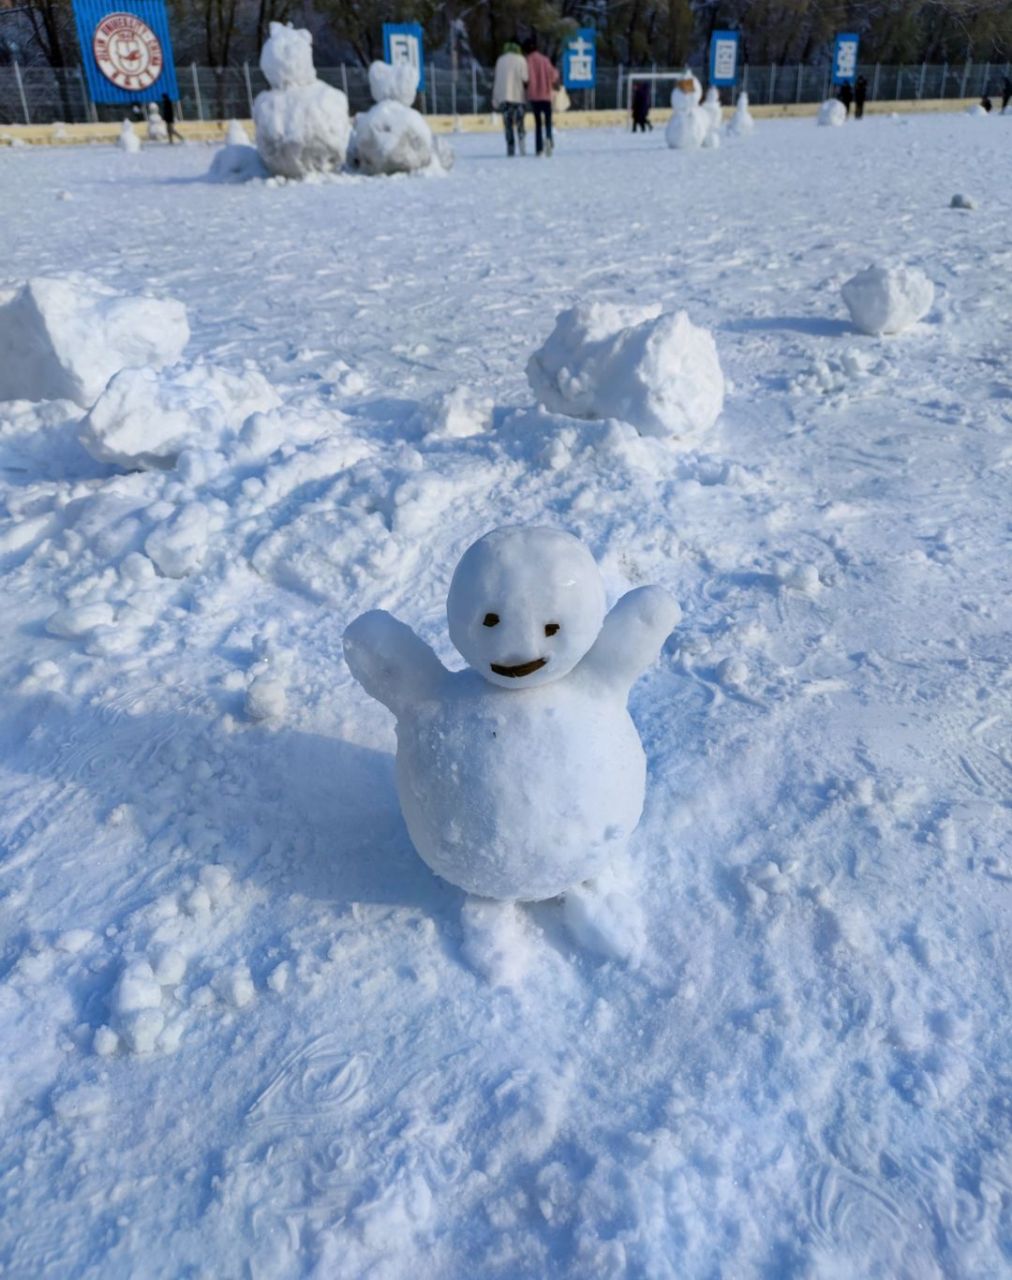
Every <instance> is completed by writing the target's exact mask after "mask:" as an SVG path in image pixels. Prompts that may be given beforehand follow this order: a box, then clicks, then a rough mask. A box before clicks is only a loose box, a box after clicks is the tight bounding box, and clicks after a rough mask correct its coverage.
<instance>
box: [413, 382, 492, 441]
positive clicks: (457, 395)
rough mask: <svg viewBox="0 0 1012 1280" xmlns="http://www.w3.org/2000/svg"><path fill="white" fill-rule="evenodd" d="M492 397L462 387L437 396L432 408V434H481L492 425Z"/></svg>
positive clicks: (456, 437)
mask: <svg viewBox="0 0 1012 1280" xmlns="http://www.w3.org/2000/svg"><path fill="white" fill-rule="evenodd" d="M492 406H493V402H492V398H491V397H490V396H483V395H479V394H478V392H476V391H472V390H471V388H470V387H465V386H458V387H454V388H453V389H452V390H451V391H447V392H446V393H445V394H444V395H442V396H439V397H437V399H436V400H435V401H433V403H432V404H431V405H430V407H429V421H430V422H431V426H430V428H429V433H428V434H429V436H430V437H431V438H434V439H451V440H462V439H465V438H466V437H468V436H476V435H480V434H481V433H482V432H483V431H487V430H488V428H489V427H490V426H491V425H492Z"/></svg>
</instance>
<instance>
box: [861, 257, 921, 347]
mask: <svg viewBox="0 0 1012 1280" xmlns="http://www.w3.org/2000/svg"><path fill="white" fill-rule="evenodd" d="M840 292H841V293H842V295H843V300H844V302H845V303H846V304H847V309H848V311H849V312H850V318H851V319H852V320H853V321H854V324H855V325H857V327H858V328H859V329H860V330H861V331H862V332H863V333H874V334H878V333H899V332H900V330H901V329H906V328H908V327H909V326H910V325H912V324H916V323H917V321H918V320H920V319H921V317H922V316H924V315H926V314H927V312H928V311H929V310H930V308H931V304H932V302H934V300H935V286H934V285H933V284H932V283H931V281H930V280H929V279H928V277H927V276H926V275H925V274H924V272H923V271H920V270H919V269H918V268H917V267H902V266H901V267H868V269H867V270H866V271H859V272H858V273H857V275H856V276H852V277H851V279H850V280H848V281H847V283H846V284H845V285H844V286H843V288H842V289H841V290H840Z"/></svg>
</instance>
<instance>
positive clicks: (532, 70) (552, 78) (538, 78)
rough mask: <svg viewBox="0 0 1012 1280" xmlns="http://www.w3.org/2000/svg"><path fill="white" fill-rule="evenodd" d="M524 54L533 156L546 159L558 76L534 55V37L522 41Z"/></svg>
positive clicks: (540, 56)
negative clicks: (553, 96)
mask: <svg viewBox="0 0 1012 1280" xmlns="http://www.w3.org/2000/svg"><path fill="white" fill-rule="evenodd" d="M524 55H525V57H526V58H527V101H528V102H529V103H530V106H531V112H532V114H533V116H534V153H535V155H541V154H542V152H544V154H545V155H546V156H550V155H551V154H552V147H553V143H552V94H553V93H554V92H555V90H556V88H557V87H558V84H559V73H558V72H557V71H556V70H555V68H554V67H553V66H552V63H551V60H550V59H549V58H546V57H545V55H544V54H543V53H539V52H538V40H537V36H533V35H532V36H528V37H527V39H526V40H525V41H524ZM542 122H544V140H543V141H542V128H541V126H542Z"/></svg>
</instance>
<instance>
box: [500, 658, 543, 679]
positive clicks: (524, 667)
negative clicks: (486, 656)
mask: <svg viewBox="0 0 1012 1280" xmlns="http://www.w3.org/2000/svg"><path fill="white" fill-rule="evenodd" d="M547 661H548V659H547V658H535V659H534V661H533V662H522V663H521V664H520V665H519V666H517V667H501V666H500V665H499V664H498V662H490V663H489V666H490V667H491V668H492V670H493V671H494V672H495V673H496V675H497V676H512V677H513V678H514V679H517V678H518V677H520V676H529V675H532V674H533V673H534V672H535V671H540V670H541V668H542V667H543V666H544V665H545V663H546V662H547Z"/></svg>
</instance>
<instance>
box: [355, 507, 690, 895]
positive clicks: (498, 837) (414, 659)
mask: <svg viewBox="0 0 1012 1280" xmlns="http://www.w3.org/2000/svg"><path fill="white" fill-rule="evenodd" d="M680 612H681V611H680V610H679V608H678V605H677V604H676V603H675V601H674V600H673V599H672V598H671V596H669V595H668V593H667V592H666V591H664V590H663V589H662V588H661V587H638V588H637V589H636V590H634V591H630V592H629V593H628V594H627V595H625V596H623V597H622V599H621V600H619V602H618V604H616V605H615V607H614V608H613V609H612V610H611V612H610V613H609V614H608V615H607V617H605V595H604V584H603V583H602V581H601V575H600V572H599V571H598V568H597V565H596V563H595V562H594V559H593V557H592V556H591V554H590V552H589V551H588V550H587V548H586V547H585V546H584V545H583V544H582V543H581V542H579V541H578V540H577V539H576V538H574V537H573V536H572V535H571V534H568V533H563V532H561V531H559V530H556V529H542V528H527V527H516V528H505V529H495V530H493V531H492V532H491V533H487V534H486V535H485V536H484V537H483V538H480V539H479V540H478V541H477V542H475V543H474V544H473V545H472V546H471V547H470V548H469V549H468V550H467V551H466V552H465V553H464V556H463V557H462V559H461V561H460V563H459V564H458V565H457V568H456V571H455V573H454V575H453V581H452V583H451V584H450V594H449V599H448V601H447V618H448V621H449V629H450V639H451V640H452V641H453V643H454V645H455V646H456V648H457V649H458V650H459V651H460V653H461V654H462V655H463V657H464V658H465V659H466V660H467V662H468V663H469V666H468V667H467V669H465V670H463V671H454V672H450V671H447V670H446V668H445V667H444V666H443V665H442V663H441V662H440V661H439V659H438V658H437V657H436V655H435V654H434V653H433V652H432V650H431V649H430V648H429V646H428V645H427V644H425V643H424V642H423V641H422V640H420V639H419V638H418V636H417V635H415V633H414V632H413V631H412V630H411V628H410V627H407V626H405V625H404V623H402V622H398V621H397V620H396V619H395V618H393V617H391V616H390V614H388V613H384V612H382V611H374V612H372V613H365V614H363V615H362V616H361V617H360V618H357V619H356V620H355V621H354V622H353V623H352V624H351V625H350V626H349V627H348V629H347V631H345V633H344V651H345V657H346V659H347V662H348V666H349V667H350V668H351V672H352V674H353V675H354V676H355V678H356V679H357V680H358V681H359V682H360V684H362V685H363V686H364V688H365V690H366V692H367V693H369V694H371V695H372V697H374V698H376V699H377V700H378V701H379V702H382V703H383V704H384V705H385V706H387V707H389V708H390V710H391V711H392V712H393V713H394V715H395V716H396V717H397V791H398V795H399V797H400V802H401V809H402V811H403V813H404V820H405V822H406V823H407V828H408V832H409V834H410V836H411V839H412V841H413V842H414V846H415V848H416V849H417V850H418V853H419V854H420V855H421V857H422V858H423V859H424V861H425V862H426V863H428V865H429V866H430V867H431V868H432V870H433V871H435V872H436V873H437V874H438V875H441V876H442V877H443V878H444V879H446V880H449V881H450V882H451V883H453V884H455V885H459V886H460V888H462V889H466V890H467V891H468V892H469V893H473V894H477V895H479V896H481V897H485V898H498V899H502V900H519V901H539V900H542V899H545V898H552V897H555V896H556V895H558V894H560V893H563V892H564V891H565V890H567V889H571V888H574V887H575V886H577V885H579V884H580V883H581V882H582V881H585V880H588V879H591V878H592V877H595V876H597V875H598V874H600V873H601V872H602V871H605V870H606V869H607V868H608V866H609V864H610V863H611V862H612V861H613V860H614V859H615V858H616V857H617V856H618V855H619V854H620V853H621V852H622V851H623V849H624V846H625V844H626V841H627V840H628V838H629V836H630V835H631V833H632V831H633V829H634V828H635V826H636V824H637V822H638V821H639V818H640V813H641V812H642V808H643V797H644V791H645V786H646V759H645V756H644V754H643V748H642V746H641V745H640V740H639V735H638V733H637V732H636V727H635V725H634V724H633V722H632V719H631V718H630V716H629V712H628V710H627V709H626V701H627V699H628V696H629V691H630V689H631V688H632V685H633V684H634V683H635V681H636V680H637V679H638V678H639V677H640V676H641V675H642V674H643V673H644V671H646V669H647V667H649V666H650V664H651V663H652V662H654V661H655V660H656V658H657V655H658V653H659V652H660V648H661V645H662V644H663V643H664V641H665V640H666V638H667V637H668V635H669V633H670V632H671V629H672V628H673V627H674V626H675V624H676V622H677V621H678V619H679V617H680Z"/></svg>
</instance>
